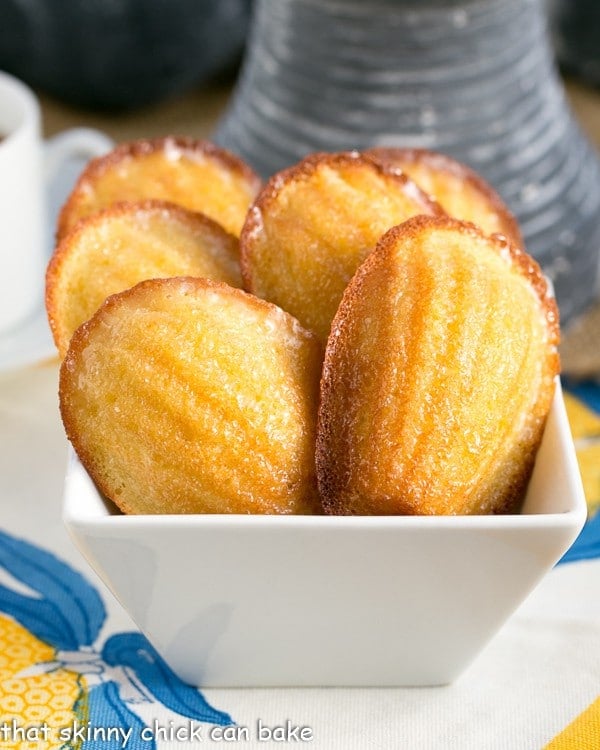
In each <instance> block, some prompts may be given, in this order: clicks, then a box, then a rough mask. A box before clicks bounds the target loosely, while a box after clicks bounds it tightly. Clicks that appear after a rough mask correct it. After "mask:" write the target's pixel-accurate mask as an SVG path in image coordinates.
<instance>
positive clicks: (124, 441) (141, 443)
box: [59, 277, 322, 514]
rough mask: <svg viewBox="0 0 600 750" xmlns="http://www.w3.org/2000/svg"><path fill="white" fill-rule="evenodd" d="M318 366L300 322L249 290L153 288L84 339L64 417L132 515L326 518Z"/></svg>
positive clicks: (64, 384)
mask: <svg viewBox="0 0 600 750" xmlns="http://www.w3.org/2000/svg"><path fill="white" fill-rule="evenodd" d="M321 361H322V351H321V349H320V346H319V344H318V342H317V341H316V339H315V337H314V336H313V335H312V334H311V333H309V332H307V331H305V330H304V329H303V328H302V327H301V326H300V325H299V323H298V322H297V321H296V320H295V319H294V318H292V317H291V316H290V315H288V314H287V313H285V312H283V311H282V310H280V309H279V308H277V307H275V306H274V305H271V304H269V303H267V302H265V301H263V300H259V299H256V298H254V297H252V296H251V295H249V294H246V293H245V292H243V291H241V290H239V289H233V288H231V287H228V286H227V285H225V284H222V283H219V282H214V281H209V280H207V279H194V278H183V277H181V278H172V279H155V280H150V281H144V282H141V283H140V284H138V285H137V286H135V287H133V288H132V289H128V290H126V291H124V292H121V293H119V294H117V295H114V296H112V297H109V298H108V300H107V301H106V302H105V303H104V305H103V306H102V307H101V308H100V309H99V310H98V311H97V312H96V313H95V314H94V316H93V317H92V318H91V319H90V320H89V321H87V322H86V323H84V324H83V325H82V326H81V327H80V328H78V329H77V331H76V332H75V335H74V336H73V338H72V339H71V344H70V347H69V351H68V352H67V356H66V357H65V359H64V360H63V364H62V367H61V372H60V388H59V393H60V408H61V415H62V418H63V422H64V425H65V429H66V432H67V436H68V438H69V439H70V441H71V443H72V445H73V447H74V449H75V451H76V453H77V454H78V456H79V458H80V459H81V462H82V463H83V465H84V466H85V468H86V469H87V471H88V473H89V474H90V476H91V477H92V478H93V479H94V481H95V482H96V484H97V485H98V487H99V488H100V490H101V491H102V492H103V493H104V494H105V495H106V496H107V497H108V498H110V499H111V500H113V501H114V502H115V503H116V504H117V505H118V506H119V508H121V510H122V511H123V512H125V513H146V514H153V513H308V512H316V511H317V510H318V507H319V505H318V501H317V493H316V478H315V468H314V446H315V423H316V410H317V399H318V383H319V377H320V365H321Z"/></svg>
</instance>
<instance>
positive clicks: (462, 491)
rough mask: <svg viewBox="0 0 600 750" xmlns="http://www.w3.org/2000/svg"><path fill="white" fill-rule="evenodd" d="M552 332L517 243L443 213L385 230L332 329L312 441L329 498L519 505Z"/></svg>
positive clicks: (380, 507)
mask: <svg viewBox="0 0 600 750" xmlns="http://www.w3.org/2000/svg"><path fill="white" fill-rule="evenodd" d="M558 339H559V329H558V313H557V308H556V304H555V302H554V299H552V298H551V297H550V295H549V293H548V289H547V287H546V283H545V281H544V278H543V276H542V275H541V272H540V269H539V267H538V265H537V263H535V261H533V260H532V259H531V258H530V257H529V256H527V255H526V254H525V253H524V252H523V251H521V250H519V249H518V248H516V247H515V246H513V245H511V244H509V243H507V242H505V241H502V240H500V239H499V238H497V237H488V236H486V235H484V234H483V233H482V232H481V231H480V230H479V229H477V228H476V227H475V226H474V225H471V224H467V223H463V222H459V221H456V220H452V219H449V218H439V217H437V218H433V217H418V218H416V219H412V220H410V221H407V222H406V223H404V224H402V225H401V226H398V227H395V228H393V229H392V230H390V231H389V232H388V233H387V234H386V235H385V236H384V237H383V238H382V239H381V241H380V243H379V244H378V246H377V248H376V249H375V251H374V252H373V253H372V254H371V255H370V256H369V257H368V258H367V260H366V261H365V262H364V263H363V265H362V266H361V267H360V268H359V270H358V271H357V273H356V275H355V276H354V278H353V279H352V281H351V282H350V284H349V286H348V288H347V289H346V291H345V293H344V297H343V299H342V302H341V304H340V307H339V310H338V312H337V314H336V316H335V319H334V321H333V325H332V331H331V335H330V337H329V340H328V342H327V349H326V353H325V363H324V372H323V379H322V384H321V404H320V408H319V424H318V432H317V453H316V455H317V474H318V482H319V489H320V492H321V496H322V501H323V504H324V508H325V510H326V512H329V513H336V514H369V515H393V514H423V515H434V514H486V513H505V512H514V511H516V510H518V508H519V506H520V504H521V501H522V499H523V496H524V493H525V489H526V487H527V483H528V481H529V477H530V474H531V470H532V468H533V463H534V460H535V455H536V452H537V449H538V446H539V443H540V441H541V437H542V433H543V430H544V424H545V421H546V416H547V414H548V411H549V409H550V404H551V401H552V396H553V392H554V381H555V376H556V374H557V373H558V369H559V361H558V355H557V345H558Z"/></svg>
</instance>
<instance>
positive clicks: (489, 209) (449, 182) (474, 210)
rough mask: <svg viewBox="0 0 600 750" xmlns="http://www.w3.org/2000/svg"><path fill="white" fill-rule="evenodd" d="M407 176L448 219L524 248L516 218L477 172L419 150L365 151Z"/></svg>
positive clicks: (463, 165)
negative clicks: (503, 238) (464, 222)
mask: <svg viewBox="0 0 600 750" xmlns="http://www.w3.org/2000/svg"><path fill="white" fill-rule="evenodd" d="M365 153H367V154H369V156H371V157H372V158H374V159H377V160H378V161H380V162H381V163H382V164H386V165H387V166H389V167H396V168H398V169H400V170H402V172H404V173H405V174H407V175H408V176H409V177H410V178H411V179H412V180H414V181H415V182H416V183H417V185H418V186H419V187H420V188H422V189H423V190H424V191H425V192H426V193H428V194H429V195H431V196H432V197H433V198H434V199H435V200H436V201H437V202H438V203H439V204H440V206H441V207H442V208H443V209H444V210H445V211H446V213H447V214H448V215H449V216H453V217H454V218H455V219H461V220H463V221H471V222H473V224H477V226H479V227H481V229H483V231H484V232H485V233H486V234H495V233H498V234H503V235H505V236H506V237H508V239H509V240H511V242H513V243H514V244H515V245H517V246H519V247H523V238H522V236H521V230H520V229H519V225H518V222H517V220H516V218H515V217H514V216H513V214H512V213H511V211H510V209H509V208H508V206H507V205H506V204H505V203H504V201H503V200H502V198H501V197H500V196H499V195H498V193H497V192H496V191H495V190H494V189H493V188H492V186H491V185H489V184H488V183H487V182H486V181H485V180H484V179H483V178H481V177H480V176H479V175H478V174H477V173H476V172H474V171H473V170H472V169H470V168H469V167H467V166H466V164H462V163H461V162H459V161H456V159H452V158H451V157H450V156H447V155H446V154H440V153H438V152H436V151H429V150H427V149H419V148H384V147H381V148H371V149H368V150H367V151H365Z"/></svg>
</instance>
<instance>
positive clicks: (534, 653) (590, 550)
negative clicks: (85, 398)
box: [0, 363, 600, 750]
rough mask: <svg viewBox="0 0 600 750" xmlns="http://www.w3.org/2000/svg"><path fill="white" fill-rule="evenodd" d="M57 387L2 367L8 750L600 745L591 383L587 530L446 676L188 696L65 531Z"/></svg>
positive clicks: (0, 571) (1, 617)
mask: <svg viewBox="0 0 600 750" xmlns="http://www.w3.org/2000/svg"><path fill="white" fill-rule="evenodd" d="M56 383H57V366H56V363H47V364H44V365H38V366H29V367H25V368H22V369H20V370H15V371H12V372H5V373H4V374H0V445H1V446H2V450H1V451H0V747H17V748H40V749H42V748H82V750H90V749H94V750H112V749H113V748H130V750H140V749H142V748H143V749H144V750H149V749H150V748H175V747H178V748H191V747H217V746H229V747H236V748H250V747H289V746H290V745H310V746H311V747H314V748H324V749H327V750H335V749H336V748H340V750H342V749H344V750H346V749H348V750H351V749H352V748H357V749H360V750H363V749H364V750H368V749H370V748H386V749H387V748H390V749H392V748H393V749H395V748H406V749H407V750H427V749H431V750H453V749H454V748H457V750H470V749H472V750H484V749H485V750H536V749H538V748H544V747H547V748H551V749H552V750H567V748H568V749H569V750H592V748H594V749H597V748H600V697H599V696H600V512H599V509H600V387H598V386H596V385H593V384H578V385H575V384H571V383H566V386H567V395H566V399H567V408H568V411H569V416H570V420H571V424H572V428H573V433H574V437H575V440H576V444H577V450H578V456H579V459H580V462H581V469H582V474H583V478H584V485H585V489H586V493H587V499H588V503H589V510H590V517H589V520H588V522H587V524H586V526H585V528H584V531H583V532H582V534H581V536H580V537H579V539H578V540H577V542H576V543H575V545H574V546H573V548H572V549H571V550H570V551H569V552H568V553H567V555H566V556H565V557H564V559H563V560H562V561H561V563H560V564H559V565H558V566H556V568H555V569H554V570H553V571H552V572H551V573H550V574H549V575H548V576H547V577H546V579H545V580H544V581H543V582H542V583H541V585H540V586H539V587H538V589H536V591H535V592H533V594H532V595H531V596H530V597H529V599H528V600H527V601H526V602H525V603H524V604H523V605H522V606H521V607H520V608H519V610H518V611H517V612H516V613H515V614H514V615H513V616H512V617H511V618H510V620H509V621H508V622H507V623H506V624H505V626H504V627H503V628H502V630H501V631H500V633H499V634H498V635H497V636H496V637H495V638H494V639H493V641H492V642H491V643H490V644H489V645H488V646H487V647H486V649H485V650H484V652H483V653H482V654H481V655H480V656H479V657H478V658H477V660H476V661H475V663H474V664H473V665H472V666H471V667H470V668H469V669H468V670H467V672H466V673H465V674H464V675H463V676H462V677H461V678H460V679H459V680H457V682H456V683H455V684H453V685H450V686H447V687H441V688H419V689H406V688H399V689H390V688H385V689H384V688H382V689H356V688H355V689H311V690H309V689H291V688H290V689H280V690H273V689H264V690H257V689H253V690H239V689H238V690H223V689H220V690H198V689H195V688H192V687H189V686H187V685H184V684H183V683H182V682H180V681H179V680H178V679H177V678H176V677H175V675H174V674H173V673H172V672H171V671H170V670H169V668H168V667H167V666H166V665H165V664H164V662H162V660H161V659H160V657H159V656H158V655H157V654H156V652H155V651H154V650H153V648H152V647H151V646H150V644H149V643H148V642H147V641H146V640H145V639H144V638H143V637H142V636H141V635H140V634H139V633H138V632H137V631H136V629H135V627H134V626H133V624H132V623H131V622H130V621H129V619H128V617H127V615H126V614H125V613H124V612H123V611H122V609H121V607H120V606H119V605H118V604H117V603H116V602H115V600H114V599H113V598H112V596H111V594H110V593H109V592H108V591H107V590H106V589H105V588H104V587H103V585H102V584H101V583H100V582H99V581H98V580H97V579H96V577H95V576H94V574H93V573H92V572H91V570H90V569H89V568H88V567H87V565H86V563H85V561H84V560H83V559H82V558H81V556H80V555H79V553H78V552H77V551H76V550H75V548H74V547H73V545H72V543H71V542H70V540H69V538H68V537H67V535H66V532H65V530H64V528H63V525H62V520H61V495H62V482H63V476H64V468H65V464H66V448H67V445H66V440H65V437H64V433H63V429H62V425H61V423H60V419H59V415H58V409H57V398H56ZM201 585H202V573H201V572H199V573H198V586H201ZM190 595H192V596H193V592H190ZM441 626H443V624H441Z"/></svg>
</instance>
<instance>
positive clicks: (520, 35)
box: [214, 0, 600, 322]
mask: <svg viewBox="0 0 600 750" xmlns="http://www.w3.org/2000/svg"><path fill="white" fill-rule="evenodd" d="M214 137H215V140H216V141H217V142H219V143H220V144H221V145H223V146H225V147H227V148H230V149H232V150H233V151H236V152H237V153H238V154H240V155H241V156H242V157H243V158H245V159H246V160H247V161H248V162H250V163H251V164H252V166H253V167H254V168H255V169H257V171H259V172H261V173H262V174H263V175H264V176H268V175H270V174H272V173H273V172H275V171H277V170H279V169H281V168H282V167H284V166H287V165H289V164H291V163H293V162H294V161H296V160H298V159H299V158H300V157H302V156H303V155H305V154H306V153H308V152H310V151H316V150H327V151H337V150H342V149H351V148H364V147H367V146H374V145H386V146H389V145H394V146H417V147H425V148H430V149H434V150H439V151H443V152H446V153H448V154H450V155H451V156H454V157H455V158H457V159H459V160H460V161H463V162H465V163H467V164H469V165H470V166H471V167H473V168H474V169H476V170H477V171H478V172H479V173H480V174H481V175H482V176H483V177H484V178H485V179H487V180H488V181H489V182H491V183H492V184H493V185H494V187H495V188H496V190H497V191H498V192H499V193H500V195H501V196H502V197H503V198H504V199H505V201H506V202H507V203H508V205H509V206H510V208H511V209H512V211H513V212H514V213H515V214H516V216H517V218H518V219H519V221H520V223H521V228H522V231H523V235H524V237H525V240H526V245H527V249H528V250H529V252H531V253H532V254H533V255H534V256H535V257H536V258H537V259H538V261H539V262H540V263H541V265H542V266H543V268H544V270H545V272H546V274H547V275H548V276H549V277H550V278H551V279H552V280H553V282H554V286H555V290H556V294H557V298H558V301H559V305H560V310H561V317H562V320H563V322H566V321H567V320H569V319H572V318H573V317H574V316H575V315H576V314H578V313H579V312H581V311H582V310H583V309H584V308H585V307H586V306H587V305H588V304H589V303H590V302H591V301H592V299H594V297H595V295H596V292H597V275H598V274H597V272H598V259H599V249H600V164H599V161H598V157H597V154H596V153H595V152H594V150H593V149H592V147H591V146H590V144H589V143H588V141H587V140H586V139H585V138H584V137H583V135H582V133H581V131H580V129H579V128H578V126H577V124H576V123H575V121H574V118H573V116H572V113H571V111H570V109H569V106H568V104H567V102H566V99H565V95H564V90H563V86H562V83H561V81H560V79H559V77H558V75H557V71H556V66H555V60H554V55H553V50H552V47H551V44H550V39H549V35H548V33H547V19H546V12H545V5H544V0H370V1H369V0H257V2H256V5H255V9H254V19H253V25H252V28H251V33H250V36H249V40H248V47H247V53H246V58H245V61H244V65H243V68H242V72H241V75H240V78H239V81H238V84H237V87H236V90H235V93H234V96H233V98H232V102H231V105H230V107H229V109H228V111H227V112H226V114H225V117H224V118H223V120H222V121H221V123H220V125H219V127H218V130H217V132H216V134H215V136H214Z"/></svg>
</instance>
